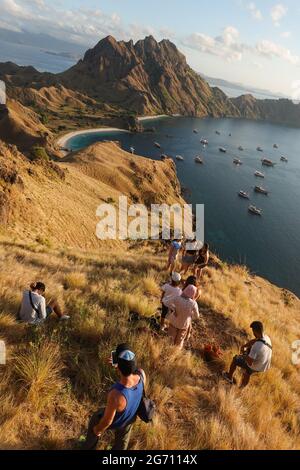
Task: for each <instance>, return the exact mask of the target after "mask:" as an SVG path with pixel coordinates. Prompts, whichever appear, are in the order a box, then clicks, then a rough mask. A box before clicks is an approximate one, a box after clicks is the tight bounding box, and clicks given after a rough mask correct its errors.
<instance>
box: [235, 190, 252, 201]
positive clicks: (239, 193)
mask: <svg viewBox="0 0 300 470" xmlns="http://www.w3.org/2000/svg"><path fill="white" fill-rule="evenodd" d="M238 195H239V196H240V197H242V198H243V199H250V196H249V194H248V193H246V191H239V192H238Z"/></svg>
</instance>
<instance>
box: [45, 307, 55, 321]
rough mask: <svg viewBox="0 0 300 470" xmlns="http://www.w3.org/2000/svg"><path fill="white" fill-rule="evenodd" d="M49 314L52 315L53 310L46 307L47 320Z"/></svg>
mask: <svg viewBox="0 0 300 470" xmlns="http://www.w3.org/2000/svg"><path fill="white" fill-rule="evenodd" d="M51 313H53V308H52V307H50V306H49V305H48V306H47V307H46V314H47V318H48V317H50V315H51Z"/></svg>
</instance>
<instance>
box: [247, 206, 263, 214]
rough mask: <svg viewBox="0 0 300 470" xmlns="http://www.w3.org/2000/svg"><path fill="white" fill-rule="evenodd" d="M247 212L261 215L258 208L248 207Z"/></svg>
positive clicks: (260, 210)
mask: <svg viewBox="0 0 300 470" xmlns="http://www.w3.org/2000/svg"><path fill="white" fill-rule="evenodd" d="M248 211H249V212H251V213H252V214H255V215H262V209H258V207H256V206H253V205H251V206H249V207H248Z"/></svg>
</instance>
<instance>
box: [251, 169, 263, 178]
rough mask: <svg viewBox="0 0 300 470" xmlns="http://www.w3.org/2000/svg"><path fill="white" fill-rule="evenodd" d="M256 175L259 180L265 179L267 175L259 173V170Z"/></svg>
mask: <svg viewBox="0 0 300 470" xmlns="http://www.w3.org/2000/svg"><path fill="white" fill-rule="evenodd" d="M254 175H255V176H257V178H264V177H265V175H264V174H263V173H262V172H261V171H258V170H257V171H256V172H255V173H254Z"/></svg>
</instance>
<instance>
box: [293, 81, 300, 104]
mask: <svg viewBox="0 0 300 470" xmlns="http://www.w3.org/2000/svg"><path fill="white" fill-rule="evenodd" d="M291 88H292V98H293V100H296V101H300V80H295V81H294V82H293V83H292V86H291Z"/></svg>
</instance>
